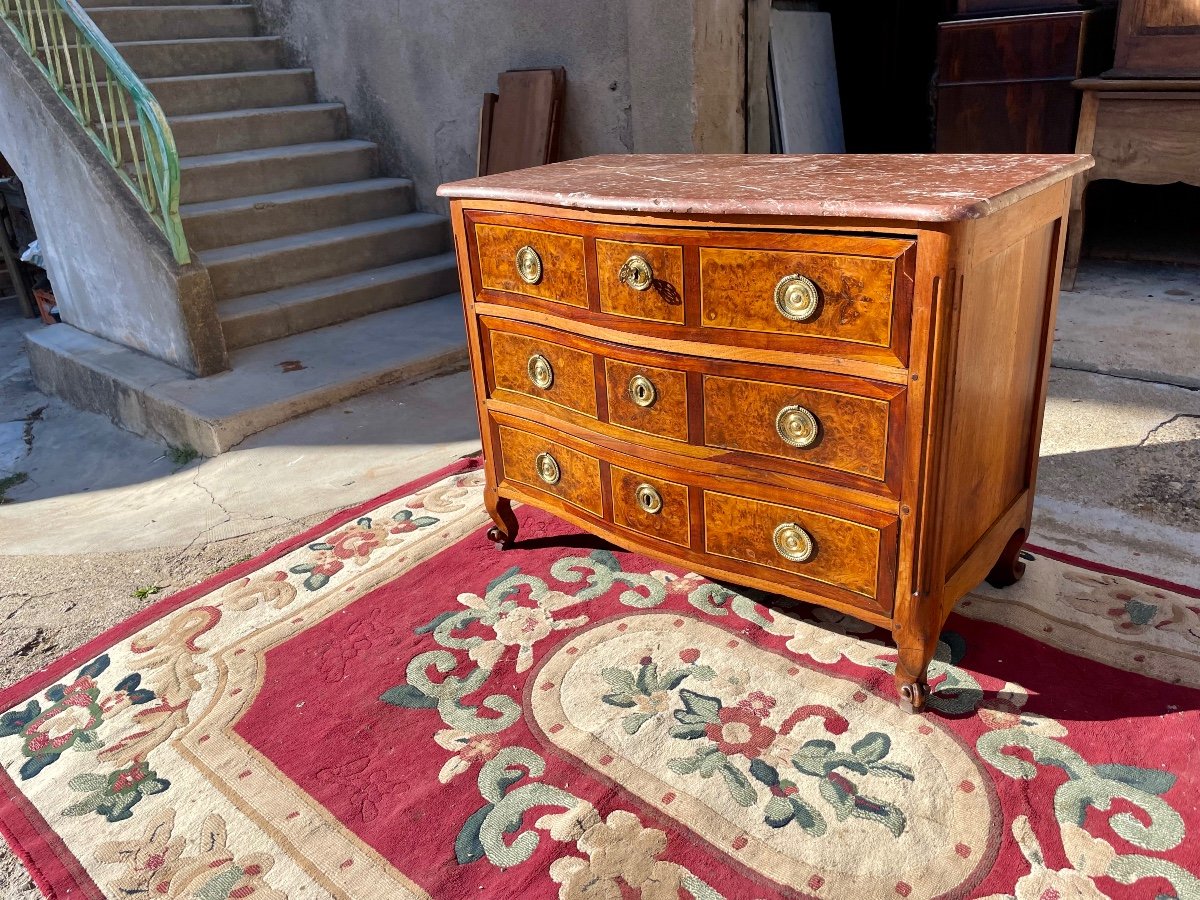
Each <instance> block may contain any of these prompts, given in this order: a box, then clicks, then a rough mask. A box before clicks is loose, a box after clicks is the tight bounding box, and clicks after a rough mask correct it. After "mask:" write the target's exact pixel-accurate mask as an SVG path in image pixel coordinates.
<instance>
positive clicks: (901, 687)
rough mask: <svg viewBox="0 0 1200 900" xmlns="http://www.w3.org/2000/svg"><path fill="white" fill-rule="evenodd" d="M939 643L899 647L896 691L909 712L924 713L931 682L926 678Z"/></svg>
mask: <svg viewBox="0 0 1200 900" xmlns="http://www.w3.org/2000/svg"><path fill="white" fill-rule="evenodd" d="M936 648H937V641H933V642H932V643H931V644H930V645H929V646H927V647H898V648H897V649H898V650H899V657H898V658H897V660H896V690H897V691H899V692H900V699H901V700H902V701H903V702H904V704H905V706H907V707H908V711H909V712H922V711H924V709H925V701H926V700H928V699H929V681H928V680H927V678H926V675H927V672H928V669H929V661H930V660H931V659H933V653H934V650H935V649H936Z"/></svg>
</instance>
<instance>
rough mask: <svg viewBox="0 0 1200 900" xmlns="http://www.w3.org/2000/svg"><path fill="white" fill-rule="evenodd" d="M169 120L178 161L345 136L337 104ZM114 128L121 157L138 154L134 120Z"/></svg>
mask: <svg viewBox="0 0 1200 900" xmlns="http://www.w3.org/2000/svg"><path fill="white" fill-rule="evenodd" d="M168 121H169V123H170V125H171V134H172V135H174V137H175V147H176V149H177V150H178V151H179V155H180V156H181V157H185V156H212V155H214V154H218V153H235V152H237V151H239V150H261V149H263V148H266V147H287V146H291V145H293V144H319V143H325V142H327V141H339V140H341V139H342V138H343V137H345V136H346V108H345V107H344V106H342V104H340V103H306V104H305V105H303V106H276V107H271V108H268V109H231V110H224V111H222V112H211V113H198V114H196V115H191V116H170V117H169V118H168ZM119 130H120V136H121V144H122V147H123V149H124V151H125V153H126V154H128V153H129V148H130V145H131V144H132V145H133V146H135V147H138V148H139V153H140V152H141V140H142V138H141V133H142V129H141V126H140V125H138V124H137V123H136V122H132V123H128V124H126V123H119Z"/></svg>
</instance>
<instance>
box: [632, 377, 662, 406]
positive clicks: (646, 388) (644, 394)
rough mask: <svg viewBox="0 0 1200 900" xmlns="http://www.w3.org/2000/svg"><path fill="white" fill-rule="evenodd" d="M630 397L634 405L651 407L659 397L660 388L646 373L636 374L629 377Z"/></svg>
mask: <svg viewBox="0 0 1200 900" xmlns="http://www.w3.org/2000/svg"><path fill="white" fill-rule="evenodd" d="M629 399H630V400H632V401H633V404H634V406H640V407H642V409H649V408H650V407H651V406H653V405H654V401H656V400H657V399H658V389H657V388H656V387H655V386H654V382H653V381H651V380H650V379H649V378H647V377H646V376H645V375H634V376H633V377H632V378H630V379H629Z"/></svg>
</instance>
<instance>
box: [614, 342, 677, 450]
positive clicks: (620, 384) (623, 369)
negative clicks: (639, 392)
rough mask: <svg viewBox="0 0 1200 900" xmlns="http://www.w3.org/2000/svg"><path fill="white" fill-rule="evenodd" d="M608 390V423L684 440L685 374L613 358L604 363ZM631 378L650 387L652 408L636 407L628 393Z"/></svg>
mask: <svg viewBox="0 0 1200 900" xmlns="http://www.w3.org/2000/svg"><path fill="white" fill-rule="evenodd" d="M604 371H605V382H606V384H607V390H608V421H610V422H612V423H613V424H614V425H621V426H623V427H625V428H632V429H634V430H635V431H642V432H645V433H647V434H656V435H659V436H660V437H665V438H670V439H671V440H675V441H686V440H687V439H688V389H687V373H685V372H680V371H677V370H675V369H661V368H658V367H656V366H639V365H636V364H634V363H627V362H621V361H620V360H616V359H606V360H605V361H604ZM635 375H641V376H643V377H645V378H648V379H650V383H651V384H653V385H654V393H655V401H654V405H653V406H646V407H643V406H638V405H637V404H636V403H634V402H633V399H632V397H631V396H630V394H629V381H630V379H631V378H633V377H634V376H635Z"/></svg>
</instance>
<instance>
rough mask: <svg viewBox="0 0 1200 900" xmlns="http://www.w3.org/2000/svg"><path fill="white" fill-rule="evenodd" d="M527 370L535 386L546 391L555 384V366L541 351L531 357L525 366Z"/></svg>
mask: <svg viewBox="0 0 1200 900" xmlns="http://www.w3.org/2000/svg"><path fill="white" fill-rule="evenodd" d="M525 371H526V372H528V373H529V380H530V381H532V382H533V386H534V387H538V388H541V389H542V390H543V391H545V390H549V389H550V386H551V385H553V384H554V367H553V366H552V365H550V360H548V359H546V357H544V356H542V354H540V353H535V354H533V356H531V357H529V364H528V365H527V366H526V367H525Z"/></svg>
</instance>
